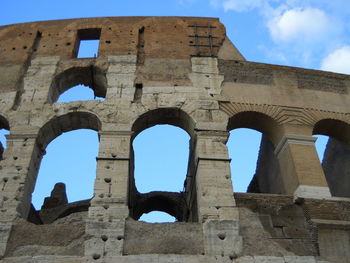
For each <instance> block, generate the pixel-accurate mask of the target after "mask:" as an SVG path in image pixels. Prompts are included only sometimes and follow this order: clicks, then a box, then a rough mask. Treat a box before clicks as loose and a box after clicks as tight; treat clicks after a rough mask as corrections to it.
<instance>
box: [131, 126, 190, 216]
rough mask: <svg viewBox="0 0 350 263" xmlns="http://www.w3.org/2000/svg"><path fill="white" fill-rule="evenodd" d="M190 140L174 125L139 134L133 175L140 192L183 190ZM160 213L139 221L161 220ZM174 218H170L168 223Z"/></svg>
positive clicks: (149, 129) (136, 141)
mask: <svg viewBox="0 0 350 263" xmlns="http://www.w3.org/2000/svg"><path fill="white" fill-rule="evenodd" d="M189 139H190V137H189V135H188V134H187V133H186V132H185V131H184V130H182V129H180V128H177V127H175V126H171V125H156V126H153V127H151V128H148V129H146V130H144V131H142V132H141V133H140V134H139V135H137V137H136V138H135V139H134V141H133V149H134V156H135V172H134V176H135V185H136V188H137V190H138V191H139V192H140V193H142V194H145V193H149V192H152V191H165V192H181V191H183V187H184V180H185V179H186V173H187V163H188V150H189V145H188V143H189ZM160 213H161V212H153V217H151V218H150V219H147V216H146V217H143V218H141V219H140V220H146V221H159V220H160V219H157V215H158V216H161V214H160ZM149 216H150V215H149ZM152 218H153V219H152ZM174 219H175V218H174V217H172V216H170V215H169V217H168V220H167V221H171V220H174ZM163 220H165V218H164V215H163Z"/></svg>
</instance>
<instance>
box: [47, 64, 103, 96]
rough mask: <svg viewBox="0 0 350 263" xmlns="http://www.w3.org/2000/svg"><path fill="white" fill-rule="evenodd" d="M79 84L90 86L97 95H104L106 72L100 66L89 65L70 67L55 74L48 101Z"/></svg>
mask: <svg viewBox="0 0 350 263" xmlns="http://www.w3.org/2000/svg"><path fill="white" fill-rule="evenodd" d="M79 84H82V85H85V86H88V87H90V88H91V89H92V90H93V91H94V94H95V96H97V97H103V98H105V97H106V92H107V78H106V73H105V72H104V71H103V70H102V69H101V68H99V67H96V66H93V65H90V66H86V67H72V68H69V69H66V70H64V71H63V72H61V73H59V74H58V75H56V76H55V78H54V79H53V82H52V84H51V87H50V91H49V95H48V102H49V103H53V102H56V101H57V99H58V97H59V96H60V95H61V94H62V93H63V92H65V91H66V90H68V89H70V88H72V87H74V86H76V85H79Z"/></svg>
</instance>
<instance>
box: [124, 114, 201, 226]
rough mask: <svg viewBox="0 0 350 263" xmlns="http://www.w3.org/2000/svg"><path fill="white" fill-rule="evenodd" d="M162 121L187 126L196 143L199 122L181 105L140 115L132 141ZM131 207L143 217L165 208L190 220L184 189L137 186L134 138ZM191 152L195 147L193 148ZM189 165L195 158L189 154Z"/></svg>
mask: <svg viewBox="0 0 350 263" xmlns="http://www.w3.org/2000/svg"><path fill="white" fill-rule="evenodd" d="M158 124H169V125H173V126H176V127H179V128H181V129H183V130H185V131H186V132H187V133H188V134H189V136H190V138H191V142H190V148H192V147H193V139H194V127H195V122H194V120H193V119H192V118H191V116H189V115H188V114H187V113H186V112H185V111H183V110H181V109H178V108H160V109H154V110H151V111H148V112H145V113H143V114H142V115H140V116H139V117H138V118H137V119H136V120H135V121H134V123H133V125H132V131H133V136H132V138H131V141H133V140H134V138H135V137H136V136H137V135H138V134H139V133H141V132H142V131H143V130H145V129H147V128H150V127H152V126H155V125H158ZM130 145H131V151H130V152H131V158H130V159H131V162H130V165H131V167H130V180H129V182H130V184H129V208H130V216H131V217H132V218H134V219H136V220H137V219H139V218H140V216H141V215H142V214H143V213H148V212H152V211H162V212H166V213H168V214H170V215H172V216H174V217H175V218H176V219H177V220H178V221H186V220H187V219H186V215H187V211H186V207H187V206H186V205H185V201H184V200H185V199H186V197H185V196H184V193H177V192H161V191H154V192H149V193H146V194H141V193H139V192H138V190H137V189H136V185H135V178H134V151H133V149H132V142H131V144H130ZM190 153H191V149H190ZM189 158H190V159H189V165H190V163H191V162H192V160H191V154H190V156H189Z"/></svg>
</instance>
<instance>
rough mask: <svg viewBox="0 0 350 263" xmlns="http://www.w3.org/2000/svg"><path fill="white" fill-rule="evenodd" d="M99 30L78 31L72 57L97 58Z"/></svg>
mask: <svg viewBox="0 0 350 263" xmlns="http://www.w3.org/2000/svg"><path fill="white" fill-rule="evenodd" d="M100 36H101V29H100V28H88V29H80V30H78V34H77V42H76V46H75V49H74V55H75V57H77V58H94V57H97V56H98V47H99V43H100Z"/></svg>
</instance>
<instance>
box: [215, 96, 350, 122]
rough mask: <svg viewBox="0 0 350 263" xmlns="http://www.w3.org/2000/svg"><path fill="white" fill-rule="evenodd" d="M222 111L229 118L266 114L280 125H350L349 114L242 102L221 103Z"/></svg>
mask: <svg viewBox="0 0 350 263" xmlns="http://www.w3.org/2000/svg"><path fill="white" fill-rule="evenodd" d="M219 106H220V110H222V111H223V112H225V113H226V114H227V115H228V116H229V117H232V116H234V115H235V114H237V113H240V112H246V111H255V112H259V113H263V114H266V115H267V116H269V117H271V118H273V119H274V120H275V121H276V122H277V123H278V124H280V125H282V124H287V123H289V124H296V125H308V126H314V125H315V124H316V123H317V122H318V121H320V120H323V119H336V120H341V121H344V122H346V123H349V124H350V118H349V113H343V112H333V111H324V110H319V109H312V108H302V107H290V106H281V105H272V104H253V103H242V102H232V101H231V102H223V101H222V102H219Z"/></svg>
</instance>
